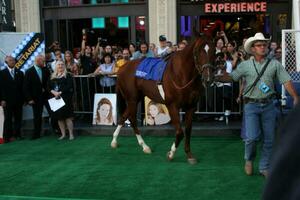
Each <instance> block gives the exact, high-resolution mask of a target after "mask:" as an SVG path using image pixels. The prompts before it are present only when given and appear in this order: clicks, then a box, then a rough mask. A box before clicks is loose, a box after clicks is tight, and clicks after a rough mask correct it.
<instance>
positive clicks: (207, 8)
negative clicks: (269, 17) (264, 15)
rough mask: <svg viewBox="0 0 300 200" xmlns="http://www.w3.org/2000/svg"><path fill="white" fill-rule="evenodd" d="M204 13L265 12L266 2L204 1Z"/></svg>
mask: <svg viewBox="0 0 300 200" xmlns="http://www.w3.org/2000/svg"><path fill="white" fill-rule="evenodd" d="M204 12H205V13H239V12H267V2H265V1H261V2H241V3H206V4H205V5H204Z"/></svg>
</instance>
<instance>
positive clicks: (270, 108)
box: [244, 101, 276, 171]
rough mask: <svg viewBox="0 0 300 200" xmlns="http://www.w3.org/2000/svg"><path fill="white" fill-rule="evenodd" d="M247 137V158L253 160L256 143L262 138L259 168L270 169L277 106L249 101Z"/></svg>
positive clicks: (247, 107)
mask: <svg viewBox="0 0 300 200" xmlns="http://www.w3.org/2000/svg"><path fill="white" fill-rule="evenodd" d="M244 114H245V125H246V139H245V140H244V141H245V160H247V161H253V160H254V159H255V156H256V143H257V142H258V140H260V139H262V152H261V158H260V161H259V170H260V171H262V170H268V168H269V163H270V159H271V154H272V148H273V143H274V136H275V126H276V107H275V106H274V104H273V101H270V102H269V103H266V104H262V103H247V104H245V106H244Z"/></svg>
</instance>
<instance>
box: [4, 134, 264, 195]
mask: <svg viewBox="0 0 300 200" xmlns="http://www.w3.org/2000/svg"><path fill="white" fill-rule="evenodd" d="M144 139H145V142H146V143H147V144H148V145H149V146H150V147H151V148H152V150H153V153H152V154H151V155H145V154H144V153H143V152H142V150H141V148H140V147H139V146H138V145H137V141H136V138H135V137H120V138H119V140H118V141H119V144H120V147H119V148H118V149H116V150H113V149H111V148H110V141H111V137H100V136H98V137H96V136H81V137H78V138H76V140H74V141H67V140H65V141H57V139H56V138H55V137H44V138H41V139H39V140H36V141H29V140H23V141H16V142H12V143H8V144H4V145H0V199H6V200H13V199H38V200H39V199H49V200H52V199H109V200H114V199H120V200H121V199H122V200H124V199H133V200H135V199H143V200H157V199H166V200H167V199H170V200H171V199H172V200H175V199H180V200H189V199H195V200H198V199H209V200H214V199H218V200H219V199H230V200H231V199H243V200H247V199H260V197H261V193H262V190H263V185H264V179H263V178H262V177H261V176H259V175H258V173H257V168H256V174H255V175H254V176H251V177H247V176H246V175H244V173H243V163H244V161H243V143H242V141H241V140H240V139H239V138H237V137H221V136H220V137H193V138H192V150H193V153H194V155H195V156H196V158H197V159H198V164H196V165H189V164H188V163H187V162H186V158H185V154H184V152H183V143H182V144H181V145H180V148H179V150H178V151H177V154H176V156H175V159H174V161H172V162H168V161H167V160H166V153H167V151H168V150H169V148H170V146H171V144H172V141H173V137H150V136H148V137H145V138H144ZM256 167H257V166H256Z"/></svg>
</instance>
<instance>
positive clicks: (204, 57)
mask: <svg viewBox="0 0 300 200" xmlns="http://www.w3.org/2000/svg"><path fill="white" fill-rule="evenodd" d="M193 57H194V63H195V67H196V69H197V71H198V73H199V75H201V80H202V84H203V86H204V87H206V86H207V85H210V84H211V83H212V82H213V79H214V71H215V67H214V61H215V48H214V44H213V42H212V40H211V39H209V38H207V37H206V36H202V37H199V38H197V40H196V41H195V45H194V49H193Z"/></svg>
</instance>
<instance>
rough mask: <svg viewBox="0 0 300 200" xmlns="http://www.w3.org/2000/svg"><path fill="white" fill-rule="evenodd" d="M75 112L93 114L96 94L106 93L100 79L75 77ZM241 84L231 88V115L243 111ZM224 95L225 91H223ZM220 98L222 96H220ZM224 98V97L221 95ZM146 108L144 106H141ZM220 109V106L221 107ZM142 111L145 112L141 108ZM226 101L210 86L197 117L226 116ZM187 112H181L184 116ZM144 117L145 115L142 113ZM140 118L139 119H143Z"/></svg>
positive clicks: (84, 76)
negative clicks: (239, 97)
mask: <svg viewBox="0 0 300 200" xmlns="http://www.w3.org/2000/svg"><path fill="white" fill-rule="evenodd" d="M73 82H74V112H75V113H77V114H92V113H93V105H94V94H95V93H104V91H103V88H102V87H101V86H100V78H99V77H91V76H86V75H79V76H74V78H73ZM239 85H240V83H232V88H231V108H232V109H231V114H234V115H239V114H241V111H242V106H241V104H238V103H237V102H236V98H237V97H238V94H239ZM110 93H115V91H114V88H113V87H110ZM223 93H224V90H223ZM219 96H220V95H219ZM221 96H222V95H221ZM220 103H221V104H222V106H221V107H222V109H221V110H218V109H217V107H218V106H217V105H218V104H220ZM140 107H144V105H140ZM219 107H220V106H219ZM140 110H143V109H141V108H140ZM224 112H225V109H224V99H218V95H217V88H216V87H215V86H210V87H207V88H206V89H205V95H204V96H203V97H200V101H199V102H198V104H197V110H196V112H195V114H196V115H212V114H214V115H222V114H224ZM184 113H185V112H180V114H181V115H183V114H184ZM140 114H141V115H142V116H144V113H140ZM142 116H141V118H140V117H139V116H138V118H140V119H142Z"/></svg>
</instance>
